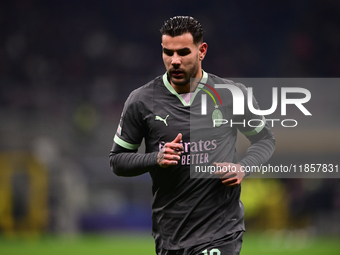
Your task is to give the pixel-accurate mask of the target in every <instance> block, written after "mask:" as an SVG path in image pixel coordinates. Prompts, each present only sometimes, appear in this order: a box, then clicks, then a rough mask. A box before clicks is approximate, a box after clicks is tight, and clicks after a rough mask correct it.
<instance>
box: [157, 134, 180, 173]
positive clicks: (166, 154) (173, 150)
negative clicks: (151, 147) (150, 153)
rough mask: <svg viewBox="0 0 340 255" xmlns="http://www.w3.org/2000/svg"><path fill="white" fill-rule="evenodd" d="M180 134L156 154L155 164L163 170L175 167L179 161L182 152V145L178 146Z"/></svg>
mask: <svg viewBox="0 0 340 255" xmlns="http://www.w3.org/2000/svg"><path fill="white" fill-rule="evenodd" d="M181 140H182V134H181V133H179V134H178V135H177V137H176V138H175V139H174V140H173V141H172V142H170V143H166V144H165V145H164V147H163V148H162V149H161V150H160V151H159V152H158V155H157V163H158V165H160V166H161V167H163V168H165V167H168V166H172V165H177V164H178V161H179V160H180V159H181V156H180V155H181V153H182V151H183V150H184V148H183V145H182V144H180V142H181Z"/></svg>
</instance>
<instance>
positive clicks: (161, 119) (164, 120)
mask: <svg viewBox="0 0 340 255" xmlns="http://www.w3.org/2000/svg"><path fill="white" fill-rule="evenodd" d="M168 117H169V114H168V115H166V117H165V119H163V118H162V117H160V116H158V115H156V117H155V120H160V121H163V122H164V124H165V126H167V125H168V123H166V119H167V118H168Z"/></svg>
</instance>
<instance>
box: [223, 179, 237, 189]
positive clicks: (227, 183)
mask: <svg viewBox="0 0 340 255" xmlns="http://www.w3.org/2000/svg"><path fill="white" fill-rule="evenodd" d="M222 183H223V184H224V186H227V187H231V186H236V185H239V184H240V182H239V179H225V180H222Z"/></svg>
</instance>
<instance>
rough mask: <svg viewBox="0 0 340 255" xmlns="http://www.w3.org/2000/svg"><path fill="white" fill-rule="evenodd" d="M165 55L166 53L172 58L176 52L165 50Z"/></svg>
mask: <svg viewBox="0 0 340 255" xmlns="http://www.w3.org/2000/svg"><path fill="white" fill-rule="evenodd" d="M163 53H164V54H165V55H167V56H172V55H174V52H173V51H171V50H163Z"/></svg>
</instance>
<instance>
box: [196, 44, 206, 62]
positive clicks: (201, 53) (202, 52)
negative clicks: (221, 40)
mask: <svg viewBox="0 0 340 255" xmlns="http://www.w3.org/2000/svg"><path fill="white" fill-rule="evenodd" d="M207 50H208V44H207V43H205V42H204V43H201V45H200V46H199V47H198V51H199V60H201V61H202V60H203V59H204V57H205V55H206V54H207Z"/></svg>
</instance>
